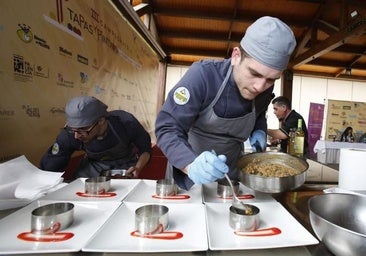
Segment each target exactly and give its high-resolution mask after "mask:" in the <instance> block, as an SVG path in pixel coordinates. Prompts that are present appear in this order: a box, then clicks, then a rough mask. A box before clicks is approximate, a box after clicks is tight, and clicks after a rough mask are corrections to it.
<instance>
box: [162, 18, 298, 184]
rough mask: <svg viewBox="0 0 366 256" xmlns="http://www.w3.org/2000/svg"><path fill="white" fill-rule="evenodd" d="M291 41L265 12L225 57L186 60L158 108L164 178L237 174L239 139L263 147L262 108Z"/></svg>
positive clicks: (203, 179)
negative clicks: (165, 165)
mask: <svg viewBox="0 0 366 256" xmlns="http://www.w3.org/2000/svg"><path fill="white" fill-rule="evenodd" d="M295 46H296V40H295V36H294V34H293V32H292V30H291V29H290V28H289V27H288V26H287V25H286V24H285V23H284V22H282V21H281V20H280V19H278V18H275V17H269V16H265V17H262V18H259V19H258V20H256V21H255V22H254V23H253V24H252V25H250V26H249V27H248V28H247V30H246V32H245V35H244V37H243V38H242V40H241V42H240V44H239V45H238V46H236V47H234V48H233V50H232V53H231V58H229V59H225V60H219V61H218V60H203V61H199V62H196V63H194V64H193V65H192V66H191V67H190V68H189V69H188V71H187V72H186V73H185V75H184V76H183V77H182V79H181V80H180V81H179V82H178V83H177V84H176V85H175V86H174V87H173V88H172V90H171V91H170V92H169V94H168V96H167V99H166V101H165V103H164V105H163V107H162V109H161V111H160V112H159V114H158V116H157V119H156V125H155V133H156V137H157V145H158V147H159V148H161V150H162V151H163V153H164V154H165V155H166V156H167V158H168V168H167V172H166V176H167V178H170V177H172V178H174V180H175V181H176V183H177V184H178V186H179V187H181V188H183V189H186V190H189V189H190V188H191V186H193V185H194V184H205V183H210V182H214V181H217V180H218V179H222V178H223V177H224V174H225V173H228V175H229V176H230V177H231V178H232V179H238V170H237V167H236V162H237V160H238V158H239V157H240V156H241V155H242V154H243V150H244V149H243V144H244V143H243V142H244V141H245V140H246V139H248V138H249V139H250V143H251V145H252V147H253V149H261V150H265V148H266V142H267V139H266V138H267V135H266V131H267V122H266V117H265V113H266V111H267V109H268V105H269V104H270V102H271V100H272V97H273V94H272V92H273V85H274V82H275V80H277V79H279V78H280V77H281V74H282V72H283V70H285V69H286V67H287V65H288V61H289V59H290V56H291V54H292V52H293V50H294V48H295Z"/></svg>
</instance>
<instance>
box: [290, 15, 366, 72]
mask: <svg viewBox="0 0 366 256" xmlns="http://www.w3.org/2000/svg"><path fill="white" fill-rule="evenodd" d="M365 30H366V17H364V16H362V17H358V18H356V19H355V20H354V21H353V22H352V23H350V24H349V25H348V26H346V27H344V28H343V29H341V30H340V31H339V32H337V33H335V34H333V35H331V36H329V37H328V38H327V39H325V40H323V41H320V42H318V43H317V44H316V45H314V47H312V49H310V50H308V51H306V52H304V53H302V54H301V55H299V56H297V57H296V58H295V59H293V60H291V61H290V64H289V68H290V69H291V68H294V67H297V66H299V65H303V64H306V63H308V62H309V61H312V60H314V59H316V58H318V57H320V56H322V55H323V54H325V53H327V52H330V51H332V50H334V49H336V48H337V47H339V46H341V45H343V44H344V43H345V42H346V41H347V40H348V38H350V37H353V36H359V35H360V34H363V33H365Z"/></svg>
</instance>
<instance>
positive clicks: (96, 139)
mask: <svg viewBox="0 0 366 256" xmlns="http://www.w3.org/2000/svg"><path fill="white" fill-rule="evenodd" d="M107 108H108V106H107V105H106V104H104V103H103V102H102V101H100V100H99V99H97V98H95V97H91V96H79V97H75V98H72V99H71V100H70V101H69V102H68V103H67V105H66V107H65V113H66V125H65V128H64V129H63V130H61V131H60V133H59V134H58V136H57V138H56V141H55V142H54V143H53V145H52V146H51V147H50V148H49V149H48V150H47V152H46V153H45V154H44V156H43V157H42V159H41V163H40V168H41V169H42V170H46V171H57V172H62V171H64V168H65V167H66V166H67V164H68V163H69V161H70V158H71V156H72V154H73V153H74V152H75V151H77V150H82V151H85V157H84V158H83V159H82V160H81V163H80V165H79V166H78V167H77V168H76V170H75V171H74V176H75V178H79V177H97V176H100V175H103V174H104V173H105V172H106V171H110V170H112V169H126V170H127V173H128V174H129V176H132V177H135V178H137V177H138V175H139V173H140V172H141V170H142V169H143V168H144V166H145V165H146V164H147V163H148V161H149V159H150V155H151V138H150V135H149V134H148V133H147V131H146V130H145V129H144V128H143V126H142V125H141V124H140V123H139V121H138V120H137V119H136V118H135V117H134V116H133V115H132V114H131V113H128V112H126V111H123V110H113V111H107Z"/></svg>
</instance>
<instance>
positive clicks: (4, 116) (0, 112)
mask: <svg viewBox="0 0 366 256" xmlns="http://www.w3.org/2000/svg"><path fill="white" fill-rule="evenodd" d="M14 116H15V110H14V109H3V108H1V107H0V120H1V121H5V120H10V119H11V118H12V117H14Z"/></svg>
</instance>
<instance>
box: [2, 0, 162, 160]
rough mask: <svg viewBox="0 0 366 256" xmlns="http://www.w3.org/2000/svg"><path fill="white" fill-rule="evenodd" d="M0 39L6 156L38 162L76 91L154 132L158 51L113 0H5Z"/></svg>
mask: <svg viewBox="0 0 366 256" xmlns="http://www.w3.org/2000/svg"><path fill="white" fill-rule="evenodd" d="M0 45H1V47H0V59H1V61H0V86H1V94H0V127H1V130H0V162H3V161H6V160H9V159H11V158H14V157H15V156H18V155H25V156H26V157H27V158H28V159H29V160H30V161H31V162H32V163H33V164H35V165H38V162H39V159H40V157H41V155H42V154H43V153H44V152H45V151H46V149H47V148H48V147H49V146H50V145H51V144H52V143H53V141H54V139H55V138H56V135H57V134H58V132H59V129H61V128H62V127H63V126H64V124H65V116H64V108H65V104H66V102H67V101H68V100H69V99H70V98H72V97H74V96H78V95H91V96H95V97H97V98H99V99H100V100H102V101H104V102H105V103H106V104H107V105H108V106H109V108H108V110H112V109H124V110H126V111H128V112H131V113H132V114H134V115H135V116H136V117H137V119H139V121H140V122H141V123H142V124H143V125H144V127H145V128H146V129H147V130H148V131H149V132H150V133H151V134H153V129H154V122H155V118H156V109H157V95H158V84H159V81H158V75H159V70H158V69H159V58H158V56H157V55H156V54H155V53H154V52H153V50H152V49H151V48H150V47H149V46H148V45H147V44H146V43H145V41H144V40H143V39H142V38H141V37H140V36H139V35H138V34H137V33H136V31H135V30H134V29H133V28H132V27H131V26H130V25H129V24H128V22H127V21H126V20H125V19H124V18H123V17H122V16H121V15H120V13H119V12H118V11H117V10H116V9H115V7H114V6H113V4H112V3H110V2H109V1H100V0H53V1H51V0H29V1H24V0H12V1H0Z"/></svg>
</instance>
